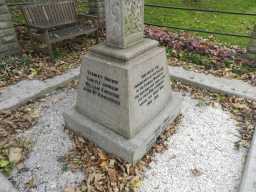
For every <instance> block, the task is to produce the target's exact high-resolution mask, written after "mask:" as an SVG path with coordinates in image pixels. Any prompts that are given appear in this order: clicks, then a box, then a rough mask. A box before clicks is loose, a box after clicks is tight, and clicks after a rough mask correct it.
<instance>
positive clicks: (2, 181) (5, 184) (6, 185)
mask: <svg viewBox="0 0 256 192" xmlns="http://www.w3.org/2000/svg"><path fill="white" fill-rule="evenodd" d="M0 191H1V192H18V191H17V190H16V189H15V188H14V187H13V185H12V184H11V183H10V182H9V181H8V179H6V178H5V176H4V175H2V173H0Z"/></svg>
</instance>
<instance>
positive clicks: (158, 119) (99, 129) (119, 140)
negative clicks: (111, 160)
mask: <svg viewBox="0 0 256 192" xmlns="http://www.w3.org/2000/svg"><path fill="white" fill-rule="evenodd" d="M179 98H180V97H179V96H178V95H174V96H173V98H172V99H170V100H169V101H167V102H166V104H165V107H164V108H162V110H161V111H159V113H158V114H156V116H155V117H154V118H153V119H152V120H151V121H148V123H147V124H146V125H145V127H144V128H143V129H142V131H141V132H140V133H138V134H137V135H136V136H135V137H133V138H132V139H125V138H124V137H122V136H120V135H119V134H116V133H115V132H113V131H111V130H110V129H108V128H107V127H105V126H103V125H102V124H100V123H97V122H95V121H93V120H91V119H90V118H88V117H86V116H84V115H81V114H80V113H78V112H77V111H76V110H74V109H73V110H71V111H68V112H67V113H65V114H64V118H65V122H66V126H67V127H69V128H71V129H73V130H74V131H76V132H77V133H79V134H82V135H83V136H84V137H86V138H88V139H89V140H91V141H93V142H94V143H96V144H97V145H98V146H99V147H101V148H102V149H104V150H105V151H107V152H108V153H111V154H114V155H116V156H118V157H120V158H122V159H124V160H126V161H127V162H130V163H132V164H135V163H136V162H137V161H138V160H140V159H141V158H142V157H143V156H144V154H145V153H146V152H147V151H148V150H150V148H151V146H152V145H153V144H154V143H155V142H156V139H157V137H158V136H159V135H160V134H161V133H162V131H164V129H165V128H166V127H167V126H168V125H169V123H170V122H172V121H173V120H174V119H175V118H176V117H177V115H178V114H179V112H180V107H181V100H180V99H179Z"/></svg>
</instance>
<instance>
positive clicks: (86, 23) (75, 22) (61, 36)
mask: <svg viewBox="0 0 256 192" xmlns="http://www.w3.org/2000/svg"><path fill="white" fill-rule="evenodd" d="M21 9H22V12H23V14H24V16H25V20H26V23H27V26H28V29H29V32H30V34H31V35H32V36H33V37H36V38H37V39H38V40H40V41H42V42H45V43H46V44H47V47H48V52H49V54H50V56H51V58H53V49H52V44H54V43H57V42H60V41H63V40H66V39H72V38H74V37H77V36H80V35H85V34H86V35H89V34H92V33H94V34H95V35H96V40H97V42H98V39H99V26H98V17H97V16H94V15H78V9H77V2H76V0H59V1H49V2H48V1H47V2H46V3H40V4H30V5H25V6H22V7H21Z"/></svg>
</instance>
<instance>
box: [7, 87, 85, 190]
mask: <svg viewBox="0 0 256 192" xmlns="http://www.w3.org/2000/svg"><path fill="white" fill-rule="evenodd" d="M74 100H75V91H74V90H72V89H71V90H64V91H62V92H60V93H58V94H55V95H52V96H49V97H47V98H46V99H44V102H42V103H41V105H40V119H39V122H38V124H37V125H36V126H34V127H33V128H32V129H31V130H29V131H27V132H25V134H23V135H22V136H21V137H25V138H29V139H31V141H32V146H33V149H32V151H31V153H30V155H29V157H28V159H27V160H26V161H25V162H24V165H25V167H24V168H23V169H21V170H19V171H17V170H15V171H14V172H13V175H12V178H11V179H12V181H13V182H14V183H15V186H16V187H17V189H18V190H19V191H20V192H63V190H64V188H65V187H67V186H74V185H77V184H79V183H80V182H81V181H82V180H83V179H84V175H83V174H82V172H76V173H72V172H71V171H69V170H65V164H64V161H63V157H64V155H65V154H66V153H67V152H68V151H69V150H70V149H72V147H73V143H72V141H71V140H70V139H69V136H68V135H67V134H66V133H65V132H64V119H63V117H62V113H63V112H64V111H65V110H66V109H67V108H69V107H71V106H72V104H73V102H74Z"/></svg>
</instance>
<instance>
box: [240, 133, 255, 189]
mask: <svg viewBox="0 0 256 192" xmlns="http://www.w3.org/2000/svg"><path fill="white" fill-rule="evenodd" d="M255 176H256V131H255V133H254V138H253V140H252V143H251V148H250V151H249V153H248V156H247V161H246V164H245V168H244V173H243V177H242V181H241V185H240V190H239V192H255V191H256V177H255Z"/></svg>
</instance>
